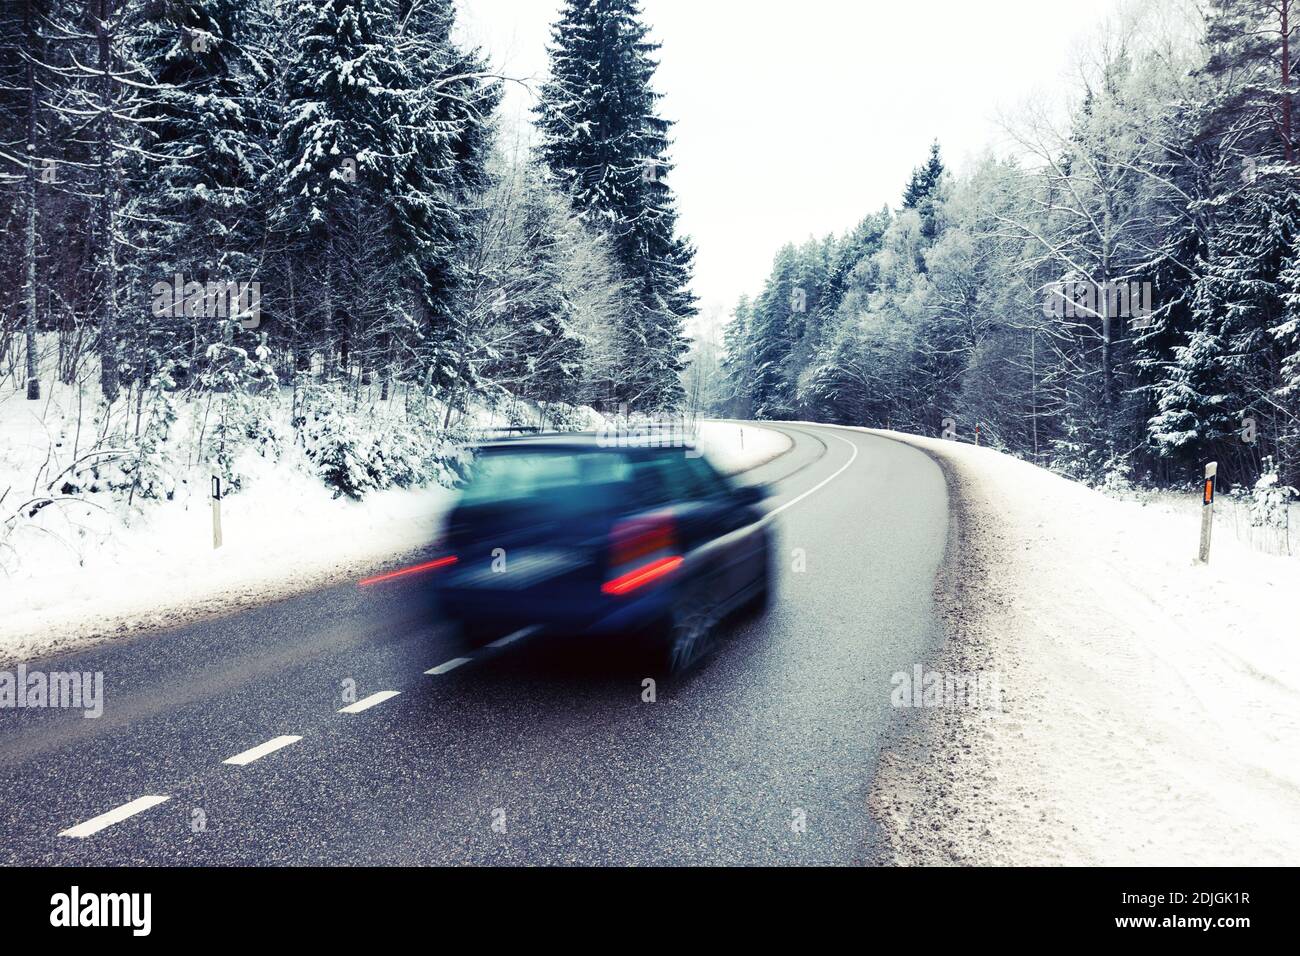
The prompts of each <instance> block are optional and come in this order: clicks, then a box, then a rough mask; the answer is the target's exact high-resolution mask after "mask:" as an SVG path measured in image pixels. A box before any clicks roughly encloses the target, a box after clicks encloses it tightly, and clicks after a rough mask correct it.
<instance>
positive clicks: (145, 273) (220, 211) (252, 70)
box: [125, 0, 271, 380]
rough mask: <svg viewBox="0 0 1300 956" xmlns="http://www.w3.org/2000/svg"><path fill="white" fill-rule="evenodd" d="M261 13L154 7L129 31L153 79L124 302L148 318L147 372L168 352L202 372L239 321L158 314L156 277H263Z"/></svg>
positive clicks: (209, 6) (220, 1)
mask: <svg viewBox="0 0 1300 956" xmlns="http://www.w3.org/2000/svg"><path fill="white" fill-rule="evenodd" d="M255 12H256V5H255V4H251V3H249V2H247V0H176V2H172V3H168V4H157V5H152V6H150V7H148V9H147V12H146V16H145V18H144V19H143V20H142V21H141V23H140V29H139V32H138V35H137V37H136V38H135V40H134V48H135V50H136V56H137V58H138V60H139V62H140V63H141V66H142V67H143V68H144V69H145V70H146V71H147V72H148V74H149V76H150V77H151V79H152V82H153V83H154V84H155V86H156V88H157V93H156V97H155V99H154V100H153V101H152V102H150V103H149V104H147V105H146V106H144V107H142V108H141V110H140V119H141V142H140V145H139V149H138V150H137V151H136V153H135V154H134V155H133V157H132V162H133V163H134V164H135V167H136V170H135V178H136V180H137V181H138V182H139V187H138V188H137V189H136V190H135V191H134V193H133V194H132V196H131V197H130V200H129V202H128V204H127V207H126V210H125V217H126V219H127V220H128V221H129V222H130V223H131V225H132V230H131V231H132V235H133V236H134V237H135V241H134V242H133V244H132V247H133V263H132V269H131V271H132V276H133V281H132V282H131V286H132V287H133V288H134V289H135V290H136V293H137V294H136V295H135V296H134V298H133V300H128V301H130V303H131V305H132V306H133V308H132V314H133V315H134V316H135V317H136V321H137V322H139V323H141V324H142V325H143V328H142V329H141V330H140V333H139V335H138V336H137V342H138V345H139V353H138V356H137V357H136V359H135V361H134V362H133V363H132V364H133V366H134V368H135V370H136V374H137V376H138V377H140V378H141V379H142V380H147V379H148V378H149V377H150V376H151V375H153V374H154V373H155V372H156V371H157V370H158V368H159V367H160V366H161V364H162V363H163V362H165V361H166V360H168V359H174V360H176V361H177V362H178V363H179V365H180V369H181V373H182V374H183V375H188V374H196V375H197V374H199V373H200V370H201V366H202V364H203V362H204V357H205V356H206V355H208V354H210V353H209V352H208V349H207V346H208V345H209V344H210V343H213V342H217V341H222V340H229V339H230V338H231V337H233V336H234V335H235V334H236V330H239V329H240V328H241V323H240V318H241V317H240V316H238V315H236V314H233V313H229V311H228V314H227V316H226V318H225V320H224V321H223V320H221V319H220V318H219V317H211V316H187V315H184V314H181V315H166V314H164V315H161V316H160V315H155V314H153V311H152V310H151V304H152V303H151V299H152V293H151V291H150V290H151V289H152V287H153V285H154V284H155V283H157V282H164V283H172V282H173V277H174V276H175V275H178V274H179V275H180V276H181V277H182V280H183V281H184V282H190V281H195V282H200V283H204V284H206V283H208V282H214V283H219V284H222V285H223V286H224V285H225V284H226V283H241V282H254V281H260V280H261V279H262V278H263V277H262V276H261V275H260V273H259V266H260V262H261V256H260V255H259V247H260V245H261V242H262V238H263V223H264V220H263V217H262V215H261V203H260V200H261V198H262V197H261V196H260V195H259V185H260V183H261V182H262V180H263V178H264V177H265V175H266V173H267V170H268V166H269V155H268V152H267V146H268V144H269V141H270V139H271V135H270V129H271V126H270V121H271V116H270V104H269V103H268V102H267V101H266V92H267V86H268V70H269V66H270V64H268V63H267V62H266V58H265V56H264V54H263V53H262V51H261V50H260V47H259V44H258V42H257V41H258V39H259V38H258V37H257V35H256V31H257V28H258V26H259V24H258V23H257V22H255V21H254V20H253V17H252V15H253V14H254V13H255ZM227 304H229V303H227ZM244 319H245V321H246V322H248V321H250V320H249V317H247V316H246V317H244ZM246 334H247V333H241V335H246ZM258 334H260V333H258ZM248 341H249V343H250V344H251V342H252V341H253V340H252V339H249V340H248ZM211 354H225V353H224V352H218V353H211Z"/></svg>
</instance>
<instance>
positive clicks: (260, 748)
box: [221, 734, 302, 767]
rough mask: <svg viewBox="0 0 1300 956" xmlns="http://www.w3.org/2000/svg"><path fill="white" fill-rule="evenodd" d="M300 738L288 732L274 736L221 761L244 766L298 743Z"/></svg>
mask: <svg viewBox="0 0 1300 956" xmlns="http://www.w3.org/2000/svg"><path fill="white" fill-rule="evenodd" d="M300 740H302V738H301V737H294V736H291V735H288V734H285V735H284V736H281V737H273V738H271V739H270V740H268V741H267V742H266V743H264V744H258V745H257V746H256V747H254V748H253V749H252V750H245V751H244V752H243V753H242V754H235V755H234V756H233V757H231V758H229V759H227V760H223V761H221V762H222V763H228V764H231V765H233V766H235V767H242V766H244V765H245V764H250V763H252V762H253V761H254V760H260V759H261V758H262V757H265V756H266V755H267V754H273V753H275V752H276V751H277V750H280V749H281V748H283V747H287V746H289V745H290V744H296V743H297V742H298V741H300Z"/></svg>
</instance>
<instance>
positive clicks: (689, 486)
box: [675, 456, 728, 499]
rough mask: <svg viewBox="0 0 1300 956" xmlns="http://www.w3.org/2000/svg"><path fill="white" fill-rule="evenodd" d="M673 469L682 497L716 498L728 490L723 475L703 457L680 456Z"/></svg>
mask: <svg viewBox="0 0 1300 956" xmlns="http://www.w3.org/2000/svg"><path fill="white" fill-rule="evenodd" d="M675 471H676V475H677V480H678V482H679V483H680V489H681V496H682V497H683V498H687V499H699V498H717V497H721V496H723V495H725V494H726V493H727V491H728V487H727V483H726V481H725V480H724V479H723V477H722V476H721V475H719V474H718V473H717V472H716V471H714V470H713V466H712V465H710V464H709V463H708V462H707V461H705V460H704V459H703V458H688V457H686V456H682V458H681V459H679V463H678V465H677V467H676V469H675Z"/></svg>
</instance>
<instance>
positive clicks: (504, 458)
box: [462, 451, 630, 505]
mask: <svg viewBox="0 0 1300 956" xmlns="http://www.w3.org/2000/svg"><path fill="white" fill-rule="evenodd" d="M629 477H630V471H629V467H628V461H627V458H626V456H624V455H622V454H621V453H619V452H607V451H595V452H573V451H549V452H523V451H494V452H486V453H484V454H482V455H480V456H479V457H478V459H477V461H475V463H474V466H473V468H472V469H471V471H470V477H469V482H468V483H467V484H466V485H465V488H464V491H463V497H462V501H463V502H464V503H465V504H469V505H473V504H487V503H491V502H499V501H519V500H526V499H536V498H558V497H567V496H575V497H578V496H580V497H583V498H587V499H589V500H591V501H592V503H593V504H595V503H598V502H599V501H600V500H607V499H608V498H609V497H610V496H611V495H612V494H614V493H615V492H616V490H617V488H618V487H619V486H620V485H622V484H623V483H624V482H626V481H627V480H628V478H629Z"/></svg>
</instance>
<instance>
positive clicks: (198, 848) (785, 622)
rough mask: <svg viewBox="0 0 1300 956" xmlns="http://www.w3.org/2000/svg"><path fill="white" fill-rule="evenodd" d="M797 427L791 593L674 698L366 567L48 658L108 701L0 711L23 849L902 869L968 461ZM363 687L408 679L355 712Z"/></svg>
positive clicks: (6, 859) (769, 470) (241, 860)
mask: <svg viewBox="0 0 1300 956" xmlns="http://www.w3.org/2000/svg"><path fill="white" fill-rule="evenodd" d="M781 429H782V430H783V431H786V432H788V433H789V434H790V435H791V437H792V438H793V439H794V442H795V444H794V447H793V448H792V450H791V451H790V452H788V453H786V454H785V455H783V456H781V457H780V458H777V459H776V460H774V461H773V462H771V463H769V464H768V465H765V466H763V467H761V468H759V469H756V470H754V471H752V472H750V473H749V474H748V475H746V476H745V478H744V480H747V481H766V482H770V483H772V485H773V488H774V490H775V492H776V494H775V495H774V497H773V498H771V499H770V500H769V502H768V506H769V508H770V509H771V511H773V512H774V514H773V516H772V521H773V525H774V529H775V531H776V536H775V541H776V546H777V556H778V560H777V567H778V574H777V580H776V585H777V591H776V595H775V599H774V601H773V604H772V607H771V609H770V610H769V611H768V612H767V613H766V614H765V615H764V616H762V617H759V618H753V619H749V620H746V621H742V622H740V623H737V624H735V625H733V626H731V627H729V628H728V629H727V630H726V631H725V632H724V633H723V635H722V636H721V639H720V642H719V646H718V647H717V648H716V650H715V651H714V652H713V653H712V654H711V655H710V656H709V657H708V658H707V659H706V660H705V661H704V662H703V663H702V664H701V665H700V666H698V667H697V668H696V669H694V670H693V671H692V672H691V673H689V674H688V675H686V676H685V677H683V678H680V679H678V680H675V681H671V682H668V681H660V682H659V683H658V684H657V686H656V687H655V692H656V693H655V700H654V701H653V702H648V701H646V700H645V699H644V697H645V696H646V691H645V685H644V684H643V679H644V678H643V676H642V675H639V674H635V673H629V672H628V670H627V667H626V664H625V663H620V662H619V661H618V660H617V659H612V660H611V659H607V658H606V657H604V656H603V655H599V654H594V655H593V654H590V653H588V652H587V651H586V650H583V649H581V648H574V647H569V646H555V645H554V644H551V643H548V642H546V641H543V640H540V639H530V638H528V637H524V638H521V639H519V640H516V641H514V642H512V643H510V644H509V645H507V646H502V647H498V648H488V649H485V650H483V651H479V652H467V651H466V649H465V648H464V647H462V646H460V645H458V644H457V642H456V639H455V637H454V636H453V635H452V634H451V633H450V631H449V629H448V628H446V627H444V626H443V625H441V624H440V623H439V622H438V621H437V618H436V612H435V611H434V610H433V609H432V608H430V607H428V606H427V605H426V603H425V602H424V600H423V597H422V584H421V581H420V579H419V576H418V575H415V576H411V577H407V578H401V579H397V580H394V581H390V582H385V583H383V584H379V585H374V586H371V587H367V588H361V587H358V586H356V585H355V584H345V585H341V586H339V587H335V588H331V589H327V590H322V591H317V592H314V593H312V594H308V595H303V596H300V597H296V598H292V599H288V600H283V601H279V602H276V603H273V604H270V605H267V606H265V607H261V608H258V609H256V610H252V611H248V612H245V613H241V614H238V615H235V616H231V617H226V618H222V619H218V620H213V621H208V622H205V623H203V624H199V625H193V626H187V627H185V628H183V629H177V630H173V631H170V632H163V633H160V634H152V635H148V636H141V637H138V638H134V639H128V640H124V641H119V642H116V643H113V644H109V645H103V646H100V647H97V648H94V649H92V650H88V651H85V652H82V653H77V654H69V655H63V656H60V657H56V658H52V659H47V660H43V661H41V662H39V663H36V662H33V663H31V664H29V667H31V668H40V669H42V670H45V671H56V670H57V671H82V672H96V671H102V672H103V674H104V682H105V688H104V697H105V709H104V714H103V716H102V717H100V718H98V719H85V718H83V717H82V716H81V714H80V712H77V711H54V710H39V709H17V710H14V709H5V710H0V862H3V863H6V864H15V863H34V864H65V865H98V864H182V865H186V864H195V865H200V864H202V865H213V864H325V865H329V864H337V865H346V864H381V865H382V864H464V863H469V864H640V865H654V864H710V863H725V864H744V863H753V864H855V863H856V864H862V863H875V862H882V861H883V857H882V856H881V838H880V834H879V833H878V831H877V829H876V826H875V823H874V821H873V820H872V819H871V817H870V815H869V813H868V811H867V799H866V798H867V793H868V791H869V789H870V786H871V782H872V777H873V774H874V769H875V766H876V762H877V757H878V754H879V749H880V746H881V741H882V737H883V734H884V732H885V730H886V728H887V726H888V724H889V721H890V720H891V719H892V718H893V716H894V715H895V712H894V711H892V709H891V707H890V703H889V696H890V690H891V684H890V676H891V675H892V674H893V673H894V672H896V671H900V670H910V669H911V667H912V665H913V664H916V663H920V662H923V661H924V660H925V659H927V658H928V657H929V656H930V653H931V651H932V650H933V648H934V645H935V642H936V641H937V640H938V628H937V626H936V624H935V622H934V620H933V616H932V608H931V588H932V585H933V579H934V573H935V570H936V568H937V566H938V563H939V561H940V558H941V556H942V551H943V544H944V540H945V535H946V530H947V520H948V518H947V494H946V491H945V486H944V481H943V477H942V475H941V473H940V471H939V469H938V467H937V466H935V465H934V463H933V462H931V461H930V459H929V458H927V457H926V456H925V455H923V454H922V453H921V452H919V451H916V450H914V449H912V448H909V447H907V446H904V445H901V444H898V443H895V442H891V441H888V440H885V439H881V438H877V437H874V436H870V435H865V434H861V433H856V432H849V431H844V430H836V429H828V428H819V427H815V426H803V425H799V426H781ZM797 568H802V570H796V569H797ZM461 657H468V658H469V660H468V661H466V662H465V663H461V664H457V665H455V666H454V667H450V668H447V667H445V666H444V667H440V665H448V664H449V663H450V662H453V661H456V660H457V659H458V658H461ZM429 670H441V673H434V674H428V673H426V671H429ZM349 682H351V683H350V684H349ZM351 686H355V694H354V698H355V699H356V700H358V701H362V702H363V703H364V702H366V701H367V699H368V698H371V695H374V694H377V693H379V692H384V691H396V692H398V693H397V695H396V696H389V697H387V698H386V699H382V700H379V702H378V703H374V704H373V705H372V706H369V707H368V708H366V709H365V710H362V711H360V712H355V713H340V712H339V711H340V709H341V708H343V707H344V706H345V703H346V702H347V701H348V700H351V699H353V697H345V690H346V689H347V688H349V687H351ZM374 699H376V700H378V698H374ZM282 737H297V738H300V739H297V740H295V741H293V742H291V743H287V744H286V745H284V746H282V747H281V748H280V749H277V750H274V751H272V752H267V753H265V754H264V755H261V756H255V758H254V759H251V760H250V761H249V762H245V763H242V764H230V763H226V762H225V761H227V760H228V759H229V758H231V757H234V756H236V755H239V754H242V753H245V752H247V751H249V750H252V749H253V748H258V747H260V746H261V745H263V744H267V743H268V742H269V741H273V740H276V739H277V738H282ZM264 749H266V748H264ZM256 753H257V752H256V751H255V754H256ZM149 796H152V797H166V798H167V799H166V800H165V801H162V802H155V805H152V806H150V807H148V808H147V809H144V810H141V811H140V812H137V813H134V814H133V815H130V816H127V817H124V818H123V819H120V820H118V821H116V822H111V823H108V825H105V826H103V827H102V828H98V827H99V825H100V824H102V823H107V822H108V821H106V820H104V819H103V818H102V815H104V814H108V813H111V812H112V811H114V810H116V809H117V808H120V807H124V806H127V805H132V806H133V807H135V806H142V805H143V804H133V801H137V800H139V799H140V798H142V797H149ZM78 826H81V827H82V831H81V832H85V831H87V830H90V829H94V830H95V832H93V833H91V834H90V835H88V836H84V837H78V836H66V835H61V834H63V833H65V832H66V831H68V830H70V829H74V828H76V827H78ZM74 832H78V831H76V830H75V829H74Z"/></svg>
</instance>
